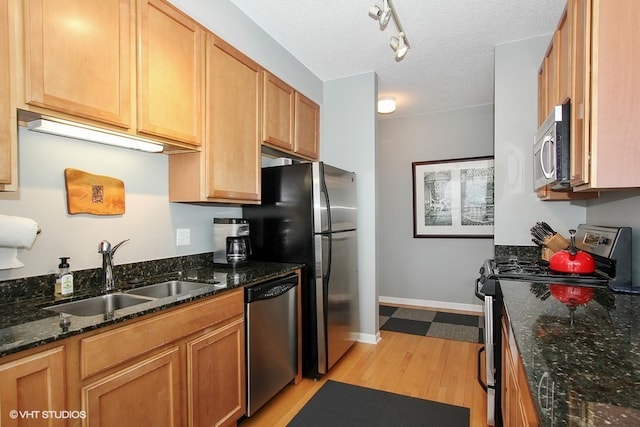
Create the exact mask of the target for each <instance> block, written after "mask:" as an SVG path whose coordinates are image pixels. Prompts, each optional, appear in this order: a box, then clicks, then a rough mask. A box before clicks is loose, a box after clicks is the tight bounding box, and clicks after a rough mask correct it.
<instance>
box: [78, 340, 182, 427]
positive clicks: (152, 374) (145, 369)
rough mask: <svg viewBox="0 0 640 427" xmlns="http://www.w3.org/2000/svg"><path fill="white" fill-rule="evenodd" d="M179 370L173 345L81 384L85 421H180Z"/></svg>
mask: <svg viewBox="0 0 640 427" xmlns="http://www.w3.org/2000/svg"><path fill="white" fill-rule="evenodd" d="M180 371H181V369H180V349H179V348H178V347H177V346H176V347H172V348H169V349H167V350H165V351H162V352H160V353H159V354H156V355H154V356H152V357H149V358H148V359H145V360H143V361H141V362H139V363H136V364H134V365H132V366H127V367H125V368H123V369H121V370H119V371H117V372H115V373H114V374H112V375H109V376H107V377H106V378H103V379H101V380H98V381H96V382H94V383H91V384H89V385H87V386H85V387H83V388H82V407H83V408H85V410H86V414H87V417H86V424H87V425H90V426H93V425H95V426H144V425H149V426H179V425H182V424H183V423H182V418H183V417H182V414H181V409H182V404H181V395H180V394H181V393H180V376H181V374H180Z"/></svg>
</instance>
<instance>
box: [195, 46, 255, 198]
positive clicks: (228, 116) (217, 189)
mask: <svg viewBox="0 0 640 427" xmlns="http://www.w3.org/2000/svg"><path fill="white" fill-rule="evenodd" d="M209 40H210V41H209V43H208V59H207V63H208V66H209V70H208V77H209V80H208V87H207V94H208V100H207V118H208V126H207V129H208V131H207V132H208V136H207V143H206V150H205V151H206V156H207V172H206V173H207V186H206V188H207V190H206V197H207V198H212V199H226V200H241V201H259V200H260V139H259V138H260V133H259V130H260V126H259V111H260V103H259V99H260V67H259V66H258V64H257V63H255V62H254V61H252V60H251V59H249V58H248V57H246V56H245V55H243V54H242V53H240V52H239V51H237V50H236V49H234V48H233V47H231V46H230V45H228V44H227V43H225V42H223V41H222V40H219V39H217V38H215V37H214V36H210V38H209Z"/></svg>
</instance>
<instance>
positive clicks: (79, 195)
mask: <svg viewBox="0 0 640 427" xmlns="http://www.w3.org/2000/svg"><path fill="white" fill-rule="evenodd" d="M64 181H65V187H66V190H67V212H69V214H72V215H73V214H80V213H88V214H93V215H122V214H124V182H122V181H121V180H119V179H117V178H112V177H110V176H103V175H94V174H91V173H88V172H84V171H81V170H78V169H72V168H67V169H65V170H64Z"/></svg>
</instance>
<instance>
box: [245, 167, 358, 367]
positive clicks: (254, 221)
mask: <svg viewBox="0 0 640 427" xmlns="http://www.w3.org/2000/svg"><path fill="white" fill-rule="evenodd" d="M261 199H262V203H261V205H259V206H257V205H247V206H244V207H243V217H244V218H245V219H247V220H249V225H250V230H251V244H252V249H253V254H252V257H251V259H253V260H262V261H278V262H295V263H303V264H304V269H303V274H302V284H301V287H300V291H301V295H302V365H303V366H302V368H303V373H304V375H305V376H308V377H317V376H318V375H322V374H325V373H326V372H327V371H328V370H329V369H330V368H331V367H332V366H333V365H334V364H335V363H336V362H337V361H338V359H340V357H342V355H343V354H344V353H346V351H347V350H348V349H349V348H350V347H351V346H352V345H353V343H354V342H355V340H356V337H357V335H358V332H359V321H358V267H357V257H358V253H357V252H358V251H357V236H356V233H357V225H356V217H357V206H356V175H355V173H353V172H347V171H344V170H342V169H338V168H335V167H332V166H329V165H327V164H324V163H323V162H314V163H298V164H292V165H285V166H274V167H268V168H263V169H262V197H261Z"/></svg>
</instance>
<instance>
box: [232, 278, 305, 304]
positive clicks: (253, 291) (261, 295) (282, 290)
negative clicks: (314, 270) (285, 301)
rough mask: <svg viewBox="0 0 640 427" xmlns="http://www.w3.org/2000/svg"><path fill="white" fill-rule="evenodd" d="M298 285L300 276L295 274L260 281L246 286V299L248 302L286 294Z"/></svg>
mask: <svg viewBox="0 0 640 427" xmlns="http://www.w3.org/2000/svg"><path fill="white" fill-rule="evenodd" d="M296 286H298V276H297V275H295V274H293V275H290V276H287V277H284V278H282V279H276V280H272V281H270V282H265V283H260V284H258V285H254V286H250V287H247V288H245V292H244V301H245V303H247V304H248V303H251V302H255V301H262V300H268V299H272V298H277V297H279V296H280V295H283V294H286V293H287V292H289V291H290V290H291V289H292V288H295V287H296Z"/></svg>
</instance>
